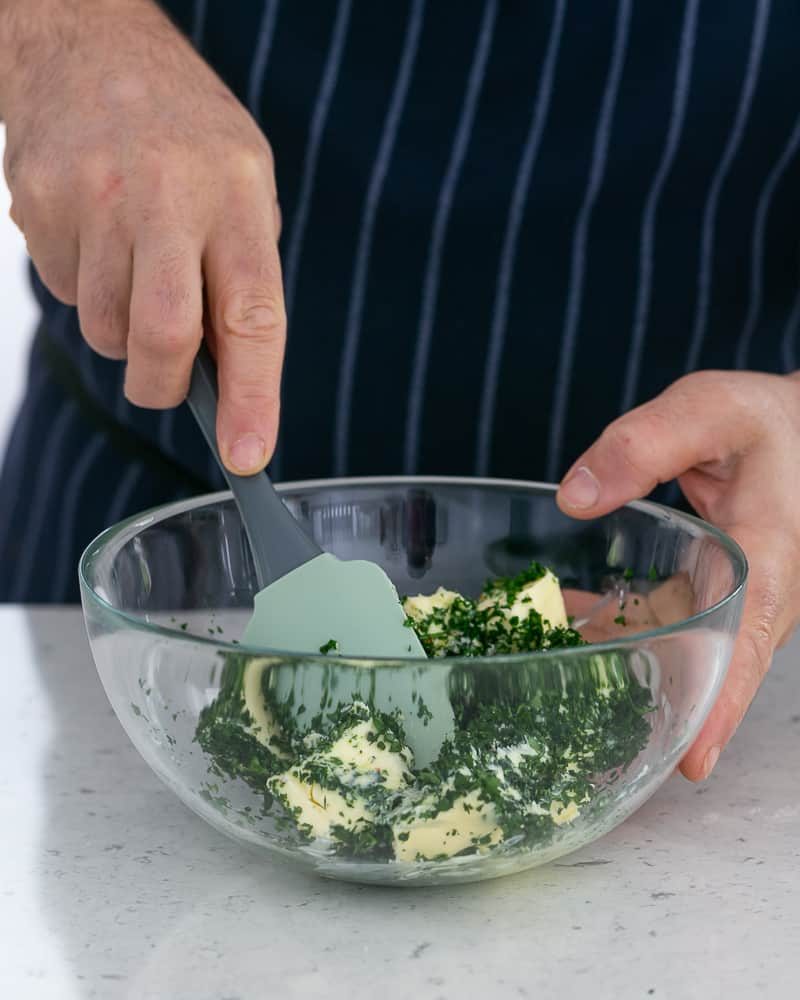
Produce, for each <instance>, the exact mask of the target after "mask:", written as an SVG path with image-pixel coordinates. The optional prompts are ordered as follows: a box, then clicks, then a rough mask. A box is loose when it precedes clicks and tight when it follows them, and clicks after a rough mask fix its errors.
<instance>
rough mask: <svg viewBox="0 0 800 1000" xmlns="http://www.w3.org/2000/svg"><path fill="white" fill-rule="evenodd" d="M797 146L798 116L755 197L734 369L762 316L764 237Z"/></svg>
mask: <svg viewBox="0 0 800 1000" xmlns="http://www.w3.org/2000/svg"><path fill="white" fill-rule="evenodd" d="M798 149H800V117H798V118H797V121H796V122H795V125H794V128H793V129H792V134H791V135H790V136H789V141H788V142H787V143H786V146H785V148H784V150H783V152H782V153H781V155H780V156H779V157H778V160H777V161H776V163H775V166H774V167H773V168H772V170H771V171H770V173H769V176H768V177H767V181H766V183H765V184H764V190H763V191H762V192H761V197H760V198H759V199H758V207H757V208H756V221H755V226H754V227H753V248H752V258H751V262H750V266H751V271H750V304H749V307H748V310H747V318H746V319H745V321H744V326H743V327H742V333H741V336H740V338H739V347H738V349H737V351H736V367H737V368H746V367H747V353H748V351H749V350H750V343H751V341H752V339H753V334H754V333H755V331H756V330H757V329H758V321H759V319H760V317H761V306H762V302H763V295H764V236H765V233H766V228H767V219H768V217H769V210H770V206H771V205H772V198H773V196H774V194H775V189H776V188H777V186H778V184H779V183H780V180H781V178H782V177H783V175H784V174H785V172H786V169H787V167H788V166H789V164H790V163H791V162H792V160H793V158H794V157H795V156H796V155H797V151H798Z"/></svg>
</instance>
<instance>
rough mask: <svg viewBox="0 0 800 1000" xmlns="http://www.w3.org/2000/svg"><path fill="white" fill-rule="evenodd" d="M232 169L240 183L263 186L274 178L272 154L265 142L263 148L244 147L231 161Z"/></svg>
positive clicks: (236, 152)
mask: <svg viewBox="0 0 800 1000" xmlns="http://www.w3.org/2000/svg"><path fill="white" fill-rule="evenodd" d="M230 169H231V171H232V173H233V175H234V177H235V178H236V180H237V181H238V182H239V183H244V184H249V183H253V184H259V185H260V184H263V183H264V180H265V179H266V178H270V177H271V176H272V152H271V150H270V147H269V145H268V144H267V143H266V142H265V143H264V145H263V146H242V147H240V148H239V149H238V150H236V151H235V153H234V154H233V156H232V157H231V160H230Z"/></svg>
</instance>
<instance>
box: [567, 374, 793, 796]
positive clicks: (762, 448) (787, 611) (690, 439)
mask: <svg viewBox="0 0 800 1000" xmlns="http://www.w3.org/2000/svg"><path fill="white" fill-rule="evenodd" d="M675 477H678V481H679V483H680V486H681V488H682V489H683V492H684V493H685V495H686V497H687V498H688V499H689V501H690V502H691V503H692V505H693V506H694V508H695V510H697V511H698V513H699V514H700V515H701V516H702V517H704V518H705V519H706V520H708V521H711V522H712V523H713V524H715V525H717V526H719V527H720V528H722V529H724V530H725V531H727V532H728V533H729V534H731V535H732V536H733V537H734V538H735V539H736V540H737V541H738V542H739V544H740V545H741V546H742V548H743V549H744V551H745V554H746V555H747V558H748V562H749V564H750V578H749V583H748V590H747V598H746V603H745V608H744V614H743V618H742V624H741V630H740V633H739V637H738V639H737V642H736V646H735V649H734V655H733V660H732V663H731V666H730V670H729V673H728V677H727V680H726V683H725V685H724V688H723V690H722V692H721V694H720V697H719V699H718V701H717V703H716V704H715V706H714V708H713V709H712V711H711V714H710V716H709V718H708V719H707V721H706V723H705V725H704V726H703V729H702V731H701V733H700V735H699V736H698V738H697V740H696V741H695V743H694V744H693V746H692V747H691V748H690V750H689V752H688V753H687V755H686V757H685V758H684V759H683V761H682V763H681V770H682V771H683V773H684V774H685V775H686V777H688V778H690V779H692V780H695V781H696V780H700V779H702V778H705V777H707V776H708V775H709V774H710V773H711V770H712V769H713V767H714V765H715V764H716V762H717V758H718V757H719V754H720V751H721V750H722V748H723V747H724V746H725V744H726V743H727V742H728V740H729V739H730V738H731V736H732V735H733V733H734V732H735V730H736V728H737V726H738V725H739V723H740V722H741V720H742V717H743V716H744V713H745V712H746V710H747V708H748V706H749V704H750V702H751V701H752V699H753V696H754V695H755V693H756V691H757V689H758V686H759V684H760V683H761V681H762V679H763V678H764V675H765V674H766V672H767V670H768V668H769V665H770V661H771V659H772V654H773V652H774V650H775V648H776V647H777V646H779V645H780V644H781V643H783V642H784V641H785V640H786V639H787V638H788V637H789V635H790V634H791V632H792V631H793V629H794V627H795V625H796V624H797V622H798V620H800V573H799V572H798V567H800V508H798V497H800V378H798V376H797V375H790V376H778V375H761V374H757V373H754V372H715V371H707V372H697V373H695V374H693V375H688V376H686V377H685V378H682V379H680V380H679V381H678V382H676V383H675V384H674V385H672V386H670V387H669V388H668V389H667V390H666V391H665V392H664V393H662V394H661V395H660V396H658V397H657V398H656V399H654V400H652V401H651V402H649V403H646V404H644V405H643V406H640V407H637V408H636V409H635V410H632V411H631V412H630V413H627V414H625V415H624V416H622V417H620V418H619V419H618V420H615V421H614V422H613V423H612V424H610V425H609V426H608V427H607V428H606V430H605V431H604V432H603V434H602V435H601V436H600V438H599V439H598V440H597V441H596V442H595V443H594V444H593V445H592V446H591V447H590V448H589V450H588V451H586V452H585V453H584V454H583V455H582V456H581V457H580V458H579V459H578V460H577V462H575V464H574V465H573V466H572V468H571V469H570V470H569V472H568V473H567V475H566V476H565V477H564V479H563V481H562V483H561V487H560V489H559V492H558V504H559V506H560V507H561V509H562V510H563V511H564V512H565V513H567V514H569V515H571V516H573V517H579V518H590V517H597V516H598V515H601V514H606V513H608V512H609V511H611V510H613V509H614V508H616V507H619V506H621V505H622V504H624V503H627V502H628V501H629V500H634V499H636V498H638V497H644V496H646V495H647V494H648V493H650V491H651V490H652V489H653V488H654V487H655V486H656V485H657V484H658V483H663V482H668V481H669V480H671V479H674V478H675Z"/></svg>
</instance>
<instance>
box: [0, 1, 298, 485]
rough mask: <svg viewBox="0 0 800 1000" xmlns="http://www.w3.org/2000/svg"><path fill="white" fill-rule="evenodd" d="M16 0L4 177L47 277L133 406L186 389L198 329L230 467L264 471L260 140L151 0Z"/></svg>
mask: <svg viewBox="0 0 800 1000" xmlns="http://www.w3.org/2000/svg"><path fill="white" fill-rule="evenodd" d="M3 8H8V10H9V11H11V12H10V13H7V14H6V16H7V17H8V18H12V19H13V18H14V16H15V15H14V12H13V9H14V5H11V7H9V6H8V2H6V4H3V2H2V0H0V15H2V13H3ZM16 10H18V11H19V15H18V17H17V19H16V23H14V24H13V26H9V24H8V23H7V24H6V28H7V31H6V36H5V37H4V38H3V39H0V45H9V44H10V45H12V47H13V48H14V51H15V52H16V53H17V55H16V58H15V61H14V63H13V65H6V66H5V68H4V71H3V72H2V74H0V113H2V116H3V118H4V120H5V122H6V125H7V145H6V155H5V172H6V177H7V180H8V185H9V188H10V190H11V195H12V199H13V204H12V209H11V215H12V218H13V219H14V221H15V222H16V224H17V225H18V226H19V228H20V229H21V230H22V232H23V233H24V235H25V239H26V240H27V244H28V250H29V252H30V254H31V257H32V258H33V261H34V263H35V265H36V267H37V270H38V271H39V274H40V275H41V277H42V280H43V281H44V283H45V284H46V285H47V286H48V288H49V289H50V290H51V291H52V292H53V294H54V295H56V296H57V297H58V298H59V299H61V300H62V301H63V302H66V303H69V304H77V306H78V313H79V318H80V323H81V329H82V331H83V335H84V337H85V338H86V340H87V341H88V342H89V344H91V346H92V347H93V348H94V349H95V350H96V351H98V352H99V353H100V354H102V355H104V356H106V357H109V358H119V359H122V358H127V372H126V378H125V394H126V396H127V397H128V399H129V400H130V401H131V402H132V403H135V404H138V405H139V406H145V407H153V408H166V407H172V406H176V405H177V404H178V403H180V402H181V401H182V400H183V399H184V397H185V395H186V392H187V389H188V384H189V377H190V373H191V366H192V362H193V360H194V357H195V354H196V353H197V348H198V346H199V343H200V339H201V337H202V335H203V327H204V321H205V326H206V331H207V334H208V336H209V339H210V340H211V342H212V350H214V352H215V353H216V356H217V362H218V366H219V385H220V405H219V418H218V424H217V435H218V439H219V444H220V451H221V453H222V456H223V458H224V460H225V462H226V464H227V465H228V466H229V467H230V468H231V469H232V470H233V471H235V472H240V473H253V472H257V471H259V470H260V469H261V468H263V467H264V465H265V464H266V462H267V460H268V458H269V457H270V455H271V452H272V449H273V447H274V442H275V437H276V433H277V423H278V408H279V383H280V372H281V365H282V360H283V350H284V340H285V318H284V305H283V294H282V284H281V272H280V261H279V257H278V250H277V239H278V232H279V227H280V213H279V209H278V204H277V198H276V191H275V181H274V175H273V164H272V155H271V152H270V148H269V145H268V143H267V141H266V139H265V138H264V136H263V135H262V133H261V131H260V130H259V128H258V126H257V125H256V123H255V122H254V121H253V119H252V118H251V117H250V115H249V114H248V113H247V111H246V110H245V109H244V108H243V107H242V105H241V104H240V103H239V102H238V101H237V100H236V98H235V97H234V96H233V94H232V93H231V92H230V91H229V90H228V88H227V87H226V86H225V85H224V84H223V83H222V81H221V80H220V79H219V78H218V77H217V76H216V75H215V74H214V73H213V72H212V70H211V69H210V68H209V67H208V66H207V65H206V64H205V63H204V62H203V60H202V59H201V58H200V57H199V56H198V55H197V54H196V53H195V51H194V50H193V49H192V47H191V46H190V45H189V43H188V42H187V41H186V40H185V39H184V38H183V37H182V36H181V35H180V34H179V33H178V31H177V30H176V29H175V28H174V27H173V26H172V24H171V23H170V22H169V21H168V20H167V19H166V17H164V15H163V14H162V13H161V12H160V11H159V10H158V9H157V7H156V6H155V4H153V3H151V2H150V0H112V2H108V0H104V2H102V3H101V2H98V0H78V2H77V3H74V4H73V3H70V4H64V3H63V2H62V0H33V2H32V3H31V4H30V5H29V4H28V3H27V2H26V4H24V5H22V4H21V5H19V7H18V8H16ZM26 11H27V12H28V13H27V15H26ZM37 19H38V21H37ZM43 26H44V27H43ZM26 31H30V32H31V35H30V37H28V36H26V35H25V32H26ZM7 51H10V50H7ZM204 300H205V301H204Z"/></svg>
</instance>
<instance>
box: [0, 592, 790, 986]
mask: <svg viewBox="0 0 800 1000" xmlns="http://www.w3.org/2000/svg"><path fill="white" fill-rule="evenodd" d="M0 627H1V628H2V634H3V636H4V643H3V654H2V660H0V663H1V664H2V670H3V674H4V683H3V694H2V698H0V759H1V760H2V771H1V774H0V811H1V813H0V818H1V819H2V834H0V837H2V851H0V942H1V943H0V955H2V958H0V997H2V998H4V1000H5V998H8V1000H12V998H13V1000H28V998H33V1000H39V998H53V1000H73V998H74V1000H82V998H88V997H98V998H102V1000H105V998H109V1000H116V998H130V1000H151V998H157V1000H162V998H164V1000H183V998H186V1000H189V998H191V1000H260V998H266V997H270V998H273V997H274V998H280V1000H283V998H286V1000H293V998H310V1000H316V998H326V1000H327V998H334V1000H335V998H338V997H342V998H347V1000H360V998H362V997H363V998H367V997H369V998H379V1000H395V998H404V997H414V998H417V1000H427V998H430V1000H439V998H447V1000H451V998H453V1000H455V998H459V1000H462V998H472V997H481V998H495V997H497V998H504V997H536V998H541V997H556V996H558V997H559V998H572V997H577V996H582V997H583V996H586V997H594V998H601V1000H602V998H606V997H608V998H612V997H613V998H614V1000H627V998H629V997H630V998H638V997H641V998H643V1000H645V998H648V997H656V998H659V1000H661V998H680V1000H684V998H695V997H697V998H702V1000H716V998H725V1000H734V998H735V1000H738V998H742V1000H744V998H748V1000H749V998H751V997H759V996H764V997H769V998H770V1000H782V998H790V997H791V998H797V996H798V985H797V983H798V981H800V664H799V663H798V661H800V640H795V641H794V643H793V644H792V645H790V646H789V648H788V649H787V650H785V651H784V652H783V653H781V654H780V655H779V656H778V659H777V661H776V664H775V666H774V668H773V671H772V673H771V675H770V677H769V679H768V681H767V683H766V684H765V685H764V688H763V690H762V692H761V694H760V696H759V698H758V700H757V702H756V704H755V705H754V707H753V709H752V711H751V712H750V714H749V716H748V718H747V720H746V721H745V723H744V725H743V727H742V729H741V731H740V732H739V734H738V737H737V739H736V741H735V743H734V744H733V746H732V747H731V749H730V750H729V751H728V752H727V753H726V754H725V755H724V757H723V759H722V761H721V762H720V764H719V767H718V769H717V771H716V772H715V774H714V775H713V777H712V779H711V780H710V781H709V782H707V783H706V784H705V785H704V786H701V787H695V786H692V785H690V784H689V783H688V782H686V781H684V780H683V779H681V778H678V777H676V778H673V779H671V780H670V781H669V782H668V783H667V785H666V786H665V787H664V788H662V790H661V791H660V792H659V793H658V794H657V795H656V796H655V797H654V798H653V799H651V800H650V802H649V803H647V804H646V805H645V806H644V807H643V808H642V809H641V810H640V811H639V812H638V813H636V814H635V815H634V816H633V817H632V818H631V819H629V820H628V822H627V823H625V824H623V826H622V827H620V828H619V829H617V830H616V831H615V832H614V833H612V834H610V835H609V836H607V837H605V838H604V839H603V840H600V841H598V842H596V843H595V844H593V845H591V847H589V848H587V849H585V850H584V851H582V852H580V853H578V854H574V855H571V856H569V857H567V858H565V859H563V861H562V862H561V863H556V864H554V865H551V866H549V867H546V868H542V869H538V870H535V871H532V872H529V873H527V874H524V875H519V876H513V877H511V878H506V879H501V880H498V881H495V882H485V883H482V884H479V885H466V886H460V887H455V888H450V889H445V890H441V889H417V890H408V889H406V890H395V889H374V888H372V889H370V888H361V887H358V886H352V885H343V884H337V883H333V882H325V881H322V880H319V879H317V878H314V877H312V876H309V875H304V874H299V873H297V872H295V871H292V870H289V869H287V868H286V867H285V866H284V865H283V864H282V863H281V862H280V861H274V862H273V861H269V860H264V858H263V857H260V856H255V855H252V854H250V853H248V852H247V851H245V850H243V849H241V848H240V847H238V846H237V845H236V844H234V843H231V842H229V841H227V840H226V839H224V838H223V837H222V836H221V835H219V834H217V833H215V832H214V831H213V830H212V829H210V828H209V827H207V826H206V825H205V824H204V823H203V822H202V821H201V820H199V819H197V818H196V817H195V816H194V815H193V814H191V813H190V812H189V811H188V810H187V809H186V808H184V806H183V805H181V803H180V802H178V800H177V799H176V798H175V797H174V796H173V795H172V794H171V793H170V792H169V791H168V790H167V789H166V788H165V787H163V786H162V785H161V784H160V783H159V781H158V780H157V779H156V778H155V777H154V776H153V775H152V774H151V772H150V771H149V770H148V768H147V766H146V765H145V764H144V762H143V761H142V760H141V759H140V758H139V756H138V755H137V753H136V751H135V750H134V749H133V747H132V746H131V745H130V744H129V743H128V740H127V737H126V736H125V735H124V733H123V731H122V729H121V728H120V726H119V725H118V723H117V721H116V719H115V718H114V716H113V714H112V712H111V709H110V708H109V706H108V703H107V702H106V699H105V695H104V694H103V691H102V689H101V687H100V683H99V681H98V680H97V677H96V675H95V671H94V667H93V665H92V662H91V658H90V655H89V650H88V646H87V642H86V639H85V635H84V631H83V623H82V619H81V615H80V612H79V611H78V610H77V609H74V608H65V609H53V610H28V609H19V608H16V609H15V608H6V609H2V610H0Z"/></svg>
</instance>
